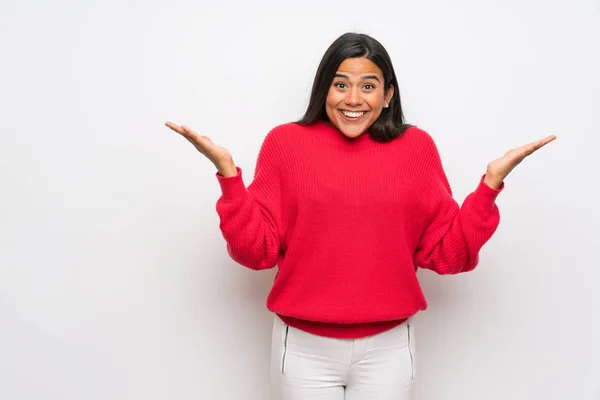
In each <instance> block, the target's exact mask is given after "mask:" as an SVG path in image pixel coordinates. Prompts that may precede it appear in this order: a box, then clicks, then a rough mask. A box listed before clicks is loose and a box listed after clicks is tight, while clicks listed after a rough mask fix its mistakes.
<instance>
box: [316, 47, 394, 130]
mask: <svg viewBox="0 0 600 400" xmlns="http://www.w3.org/2000/svg"><path fill="white" fill-rule="evenodd" d="M384 84H385V81H384V78H383V73H382V72H381V69H380V68H379V67H378V66H377V65H376V64H375V63H374V62H372V61H371V60H369V59H368V58H366V57H358V58H347V59H345V60H344V61H343V62H342V63H341V64H340V66H339V68H338V70H337V72H336V74H335V77H334V78H333V81H332V82H331V87H330V88H329V92H328V94H327V99H326V101H325V109H326V112H327V116H328V117H329V121H330V123H331V124H332V125H333V126H335V127H336V128H337V129H338V130H339V131H340V132H342V133H343V134H344V135H345V136H347V137H349V138H356V137H358V136H360V135H362V134H363V133H364V132H365V131H367V130H368V129H369V127H370V126H371V125H372V124H373V123H374V122H375V121H376V120H377V118H379V116H380V115H381V112H382V110H383V108H384V107H385V106H386V105H388V104H389V102H390V100H391V99H392V96H393V94H394V87H393V86H391V85H390V87H389V89H388V91H387V92H386V91H385V86H384Z"/></svg>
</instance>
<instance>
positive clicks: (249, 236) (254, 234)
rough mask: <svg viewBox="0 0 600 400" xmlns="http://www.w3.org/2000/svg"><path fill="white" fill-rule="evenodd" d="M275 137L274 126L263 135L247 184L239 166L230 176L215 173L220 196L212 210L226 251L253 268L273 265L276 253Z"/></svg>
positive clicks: (277, 152)
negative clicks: (252, 176) (218, 219)
mask: <svg viewBox="0 0 600 400" xmlns="http://www.w3.org/2000/svg"><path fill="white" fill-rule="evenodd" d="M276 129H277V128H276ZM276 136H277V131H276V130H275V129H274V130H273V131H271V132H269V134H268V135H267V137H266V138H265V140H264V142H263V144H262V146H261V149H260V152H259V155H258V159H257V162H256V168H255V172H254V179H253V181H252V183H251V184H250V185H249V186H248V187H246V185H245V183H244V180H243V176H242V170H241V168H239V167H237V171H238V173H237V175H236V176H233V177H223V176H221V175H219V174H217V180H218V182H219V185H220V187H221V197H220V198H219V199H218V201H217V204H216V209H217V213H218V215H219V218H220V225H219V227H220V229H221V233H222V234H223V237H224V239H225V242H226V243H227V252H228V253H229V255H230V256H231V258H232V259H233V260H234V261H236V262H237V263H239V264H241V265H243V266H245V267H248V268H250V269H254V270H261V269H269V268H273V267H275V265H276V264H277V261H278V256H279V252H280V234H279V227H280V225H281V224H280V218H281V217H280V210H281V206H280V202H281V186H280V183H281V181H280V177H281V162H280V160H281V153H280V152H281V148H280V146H279V144H278V140H277V137H276Z"/></svg>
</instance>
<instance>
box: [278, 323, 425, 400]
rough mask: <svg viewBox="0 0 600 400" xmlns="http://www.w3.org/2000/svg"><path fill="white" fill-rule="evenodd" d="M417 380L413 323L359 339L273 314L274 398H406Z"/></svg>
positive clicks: (283, 399)
mask: <svg viewBox="0 0 600 400" xmlns="http://www.w3.org/2000/svg"><path fill="white" fill-rule="evenodd" d="M414 377H415V343H414V327H413V325H412V320H411V319H409V320H408V321H406V322H405V323H403V324H401V325H398V326H397V327H395V328H393V329H390V330H388V331H385V332H382V333H379V334H376V335H373V336H369V337H365V338H359V339H335V338H329V337H323V336H317V335H313V334H311V333H308V332H305V331H302V330H299V329H296V328H293V327H291V326H288V325H287V324H285V323H284V322H283V321H282V320H281V319H280V318H279V317H277V316H275V321H274V324H273V338H272V347H271V379H272V388H273V392H274V393H273V395H274V397H273V400H408V399H411V393H412V386H413V381H414Z"/></svg>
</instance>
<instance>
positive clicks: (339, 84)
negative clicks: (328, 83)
mask: <svg viewBox="0 0 600 400" xmlns="http://www.w3.org/2000/svg"><path fill="white" fill-rule="evenodd" d="M334 86H335V87H337V88H340V89H345V88H346V84H345V83H344V82H337V83H334Z"/></svg>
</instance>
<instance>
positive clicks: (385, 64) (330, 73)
mask: <svg viewBox="0 0 600 400" xmlns="http://www.w3.org/2000/svg"><path fill="white" fill-rule="evenodd" d="M357 57H366V58H367V59H369V60H371V61H372V62H373V63H375V64H376V65H377V66H378V67H379V68H380V69H381V72H383V78H384V80H385V83H384V87H385V92H386V93H387V91H388V90H389V88H390V85H393V86H394V94H393V96H392V100H391V101H390V103H389V107H388V108H384V109H383V110H382V112H381V115H380V116H379V118H377V120H376V121H375V122H374V123H373V125H371V127H370V128H369V133H370V134H371V137H372V138H373V139H374V140H376V141H379V142H388V141H390V140H392V139H395V138H397V137H399V136H401V135H402V134H403V133H404V132H405V131H406V129H407V128H409V127H410V126H411V125H408V124H406V123H405V122H404V114H403V113H402V104H401V103H400V90H399V88H398V80H397V79H396V73H395V72H394V67H393V65H392V60H391V59H390V56H389V54H388V52H387V51H386V49H385V48H384V47H383V45H382V44H381V43H379V42H378V41H377V40H375V39H374V38H372V37H371V36H369V35H365V34H362V33H352V32H349V33H345V34H343V35H342V36H340V37H339V38H337V39H336V40H335V41H334V42H333V43H332V44H331V45H330V46H329V48H328V49H327V51H326V52H325V54H324V55H323V58H322V59H321V62H320V64H319V68H318V69H317V73H316V75H315V80H314V82H313V86H312V91H311V95H310V101H309V103H308V108H307V110H306V113H305V114H304V116H303V117H302V118H301V119H300V120H298V121H297V123H298V124H301V125H310V124H313V123H315V122H317V121H320V120H324V121H327V120H329V118H328V117H327V112H326V111H325V100H326V98H327V93H328V92H329V88H330V86H331V82H332V81H333V78H334V76H335V73H336V71H337V69H338V67H339V66H340V64H341V63H342V62H343V61H344V60H345V59H347V58H357Z"/></svg>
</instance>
